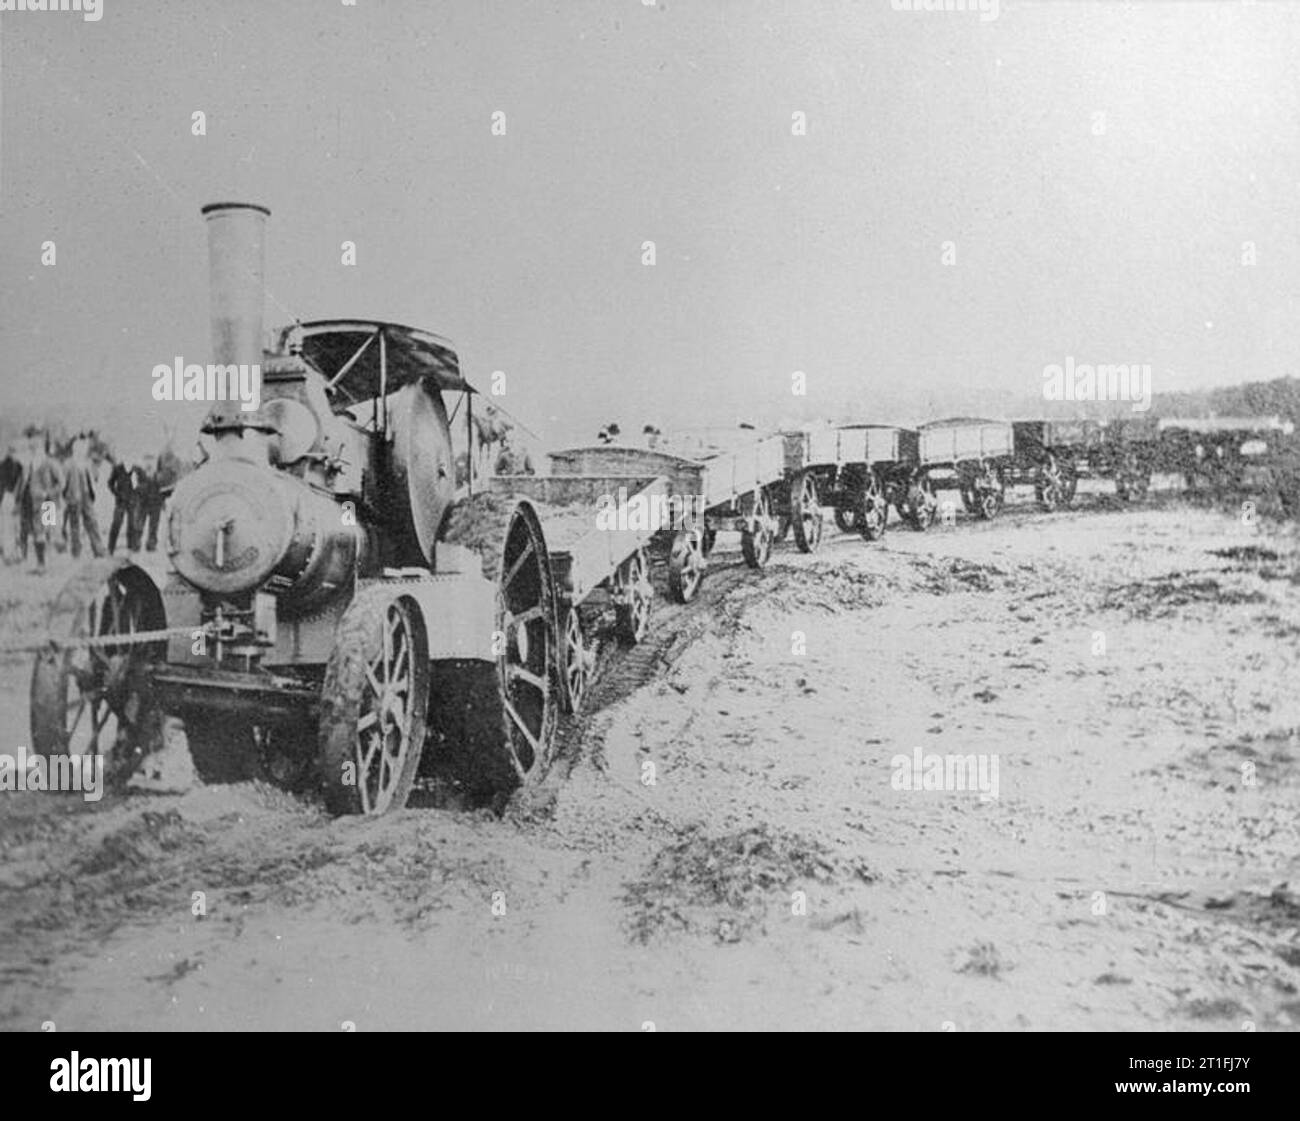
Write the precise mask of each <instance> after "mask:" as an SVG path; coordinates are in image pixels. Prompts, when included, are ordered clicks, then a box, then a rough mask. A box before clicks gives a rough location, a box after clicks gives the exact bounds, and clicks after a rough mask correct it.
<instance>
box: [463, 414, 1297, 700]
mask: <svg viewBox="0 0 1300 1121" xmlns="http://www.w3.org/2000/svg"><path fill="white" fill-rule="evenodd" d="M1286 431H1287V429H1286V427H1285V426H1283V425H1282V424H1280V423H1279V422H1277V421H1275V420H1272V419H1259V420H1255V419H1244V418H1242V419H1225V420H1223V421H1221V422H1220V421H1213V420H1188V421H1183V420H1176V419H1171V418H1156V417H1146V416H1142V417H1132V418H1123V419H1119V420H1114V421H1109V422H1106V423H1104V424H1103V423H1102V422H1098V421H1093V420H1026V421H1010V422H1006V421H994V420H984V419H979V418H970V417H958V418H950V419H945V420H938V421H934V422H932V423H929V424H925V425H922V426H921V427H920V428H917V429H911V428H903V427H897V426H892V425H879V424H846V425H841V426H838V427H828V428H804V429H798V430H794V431H785V432H774V433H762V432H755V431H753V430H747V429H743V428H742V429H726V430H722V429H716V428H715V429H698V430H693V431H688V432H683V433H677V434H675V435H674V437H673V440H674V442H673V446H672V448H671V449H665V448H649V447H631V446H622V445H618V444H597V445H591V446H584V447H576V448H569V449H565V450H561V451H556V452H552V453H550V457H549V458H550V461H551V472H550V474H548V475H542V476H518V475H509V476H497V477H494V478H492V479H491V480H490V484H489V485H490V486H491V488H492V489H493V490H495V491H498V492H500V493H501V494H503V495H504V494H514V495H518V494H523V495H526V496H528V497H529V498H531V499H533V500H534V501H536V502H538V503H539V504H540V505H541V506H542V507H543V508H554V507H566V506H580V507H584V508H586V509H587V510H597V509H599V507H600V504H601V503H602V502H606V503H611V502H614V503H615V504H616V507H617V509H611V510H609V511H608V513H609V519H608V521H607V524H606V525H604V526H603V527H602V526H601V525H599V524H598V519H595V518H587V519H584V520H579V521H578V522H576V523H575V522H572V521H570V522H569V523H567V524H568V526H569V527H570V531H569V532H568V533H567V534H566V533H565V531H564V524H563V523H561V525H560V527H559V530H558V532H556V533H555V534H554V537H555V538H556V539H555V540H554V541H553V542H552V543H551V546H550V552H551V562H552V565H553V567H554V569H555V574H556V579H555V585H556V587H557V589H558V591H559V595H560V599H561V604H560V617H561V619H562V620H563V622H562V625H561V634H562V647H563V648H562V651H561V663H562V667H563V670H562V673H563V679H564V680H563V687H564V689H563V691H564V697H563V699H564V703H565V708H566V709H568V710H569V711H574V710H576V709H577V708H578V707H579V706H580V705H581V703H582V698H583V695H584V693H585V691H586V687H587V683H588V681H589V679H590V675H591V671H592V669H593V668H594V664H595V658H596V649H597V646H598V637H597V636H598V635H599V634H600V633H601V631H602V625H601V620H602V619H606V620H608V619H609V618H610V617H611V609H612V619H613V622H614V625H615V627H616V630H617V633H618V635H619V636H620V637H621V638H622V640H623V641H625V642H628V643H635V642H638V641H640V639H641V638H642V637H644V635H645V632H646V629H647V627H648V621H649V615H650V606H651V602H652V599H653V596H654V590H653V588H654V581H653V578H652V573H659V574H661V575H662V577H663V582H664V583H666V586H667V590H668V593H669V595H670V596H671V598H672V599H673V600H675V601H676V602H678V603H689V602H690V601H691V600H693V599H694V598H695V597H696V595H697V594H698V593H699V590H700V587H701V584H702V582H703V580H704V576H705V573H706V571H707V569H708V566H709V560H710V556H711V554H712V552H713V549H714V545H715V542H716V540H717V536H718V534H719V533H723V532H733V533H739V535H740V543H741V552H742V555H743V557H744V560H745V563H746V564H748V565H749V566H750V567H751V568H755V569H761V568H763V567H764V566H765V565H766V563H767V561H768V558H769V557H770V556H771V553H772V549H773V546H774V544H776V543H777V542H778V541H781V540H783V539H785V538H786V537H788V536H793V539H794V543H795V545H796V546H797V547H798V548H799V549H800V550H801V551H802V552H805V553H811V552H815V551H816V550H817V548H818V547H819V546H820V544H821V541H822V537H823V533H824V529H825V525H826V522H827V520H828V519H829V520H833V521H834V523H835V525H836V526H837V527H838V528H839V529H840V530H842V531H844V532H853V531H856V532H857V533H858V534H860V535H861V536H862V538H864V539H865V540H867V541H874V540H877V539H878V538H880V537H881V536H882V535H883V534H884V532H885V529H886V526H887V525H888V523H889V511H890V508H891V507H892V508H893V510H894V511H895V513H896V516H897V517H898V519H899V520H901V521H902V522H903V523H905V524H907V525H910V526H911V527H913V528H914V529H916V530H925V529H927V528H928V527H929V526H930V525H931V524H933V522H934V521H935V520H936V519H937V518H939V517H940V516H945V517H946V516H950V515H951V513H952V512H953V511H955V508H956V503H955V501H953V500H952V499H951V498H947V499H941V497H940V496H941V495H943V494H945V492H946V493H948V494H951V493H952V492H956V495H957V496H958V498H959V499H960V502H961V505H962V507H963V508H964V509H965V510H966V511H967V513H969V514H972V515H974V516H975V517H977V518H980V519H985V520H988V519H992V518H994V517H996V516H997V514H998V513H999V511H1001V509H1002V507H1003V505H1004V503H1005V501H1006V494H1007V491H1008V489H1009V488H1011V487H1014V486H1032V487H1033V490H1034V495H1035V498H1036V500H1037V502H1038V505H1039V506H1040V507H1041V508H1042V509H1044V510H1047V511H1051V510H1056V509H1059V508H1062V507H1066V506H1069V505H1070V504H1071V502H1073V500H1074V497H1075V494H1076V491H1077V488H1078V483H1079V479H1080V478H1081V477H1094V478H1096V477H1103V478H1109V479H1111V480H1113V482H1114V486H1115V493H1116V495H1117V496H1118V497H1119V498H1120V499H1121V500H1124V501H1133V500H1136V499H1140V498H1142V497H1143V496H1145V495H1146V493H1147V491H1148V489H1149V487H1150V484H1151V477H1152V474H1153V472H1155V471H1159V470H1177V471H1182V472H1183V473H1184V474H1185V475H1186V477H1187V481H1188V485H1189V486H1195V485H1196V481H1197V479H1198V478H1206V477H1209V478H1212V479H1216V478H1220V477H1222V476H1225V475H1227V474H1230V473H1231V465H1232V464H1239V463H1241V462H1242V457H1241V456H1240V455H1239V454H1238V453H1239V451H1240V449H1241V448H1243V447H1245V448H1246V450H1247V452H1249V451H1250V450H1251V448H1250V443H1251V441H1254V442H1255V443H1258V444H1259V445H1260V446H1261V447H1263V446H1269V445H1270V444H1271V442H1272V437H1273V436H1275V435H1277V434H1279V433H1283V432H1286ZM1216 473H1217V474H1216ZM614 496H617V499H615V497H614ZM550 524H552V525H553V524H555V523H550ZM575 526H576V528H577V532H576V533H575V532H572V529H573V527H575ZM548 532H549V526H548Z"/></svg>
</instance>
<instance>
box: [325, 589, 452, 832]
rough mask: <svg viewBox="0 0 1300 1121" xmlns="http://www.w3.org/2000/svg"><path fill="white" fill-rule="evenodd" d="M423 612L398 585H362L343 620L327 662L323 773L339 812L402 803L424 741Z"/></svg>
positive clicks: (426, 695)
mask: <svg viewBox="0 0 1300 1121" xmlns="http://www.w3.org/2000/svg"><path fill="white" fill-rule="evenodd" d="M428 704H429V657H428V642H427V638H426V632H425V626H424V619H423V618H422V616H421V614H420V609H419V608H418V607H417V606H416V604H415V602H414V601H413V600H411V599H409V598H407V597H405V596H403V595H402V594H401V589H400V588H399V587H395V586H391V585H375V586H371V587H368V588H364V589H363V590H362V591H361V592H360V593H359V594H358V595H357V597H356V598H355V599H354V600H353V601H352V603H351V604H350V605H349V607H348V609H347V611H346V612H345V613H344V615H343V618H342V619H341V620H340V621H339V625H338V630H337V632H336V634H335V644H334V651H333V653H332V654H331V655H330V660H329V664H328V665H327V666H326V669H325V686H324V690H323V693H322V705H321V719H320V755H319V763H320V777H321V783H322V786H323V788H324V793H325V802H326V805H327V806H328V807H329V809H330V811H331V812H333V813H340V814H342V813H359V814H381V813H384V812H385V811H386V810H389V809H401V808H402V807H403V806H404V805H405V804H406V798H407V795H408V794H410V792H411V786H412V784H413V783H414V782H415V774H416V770H417V769H418V767H419V765H420V754H421V752H422V751H423V749H424V735H425V721H426V717H427V712H428Z"/></svg>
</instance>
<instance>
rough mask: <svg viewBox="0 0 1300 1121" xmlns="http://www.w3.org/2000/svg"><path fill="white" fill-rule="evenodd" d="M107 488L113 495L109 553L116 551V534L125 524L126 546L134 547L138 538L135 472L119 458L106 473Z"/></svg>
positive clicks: (109, 528)
mask: <svg viewBox="0 0 1300 1121" xmlns="http://www.w3.org/2000/svg"><path fill="white" fill-rule="evenodd" d="M108 490H109V493H110V494H111V495H112V496H113V521H112V523H111V524H110V525H109V527H108V551H109V554H110V555H111V554H113V553H115V552H117V535H118V534H119V533H121V532H122V527H123V526H124V525H125V526H126V547H127V548H128V549H132V548H135V547H136V546H137V545H138V542H139V539H140V531H139V530H138V529H137V528H136V525H137V521H138V514H139V502H138V499H137V496H136V477H135V473H134V472H133V471H132V470H131V468H129V467H128V466H127V465H126V464H125V463H123V462H122V461H121V460H120V459H115V460H113V470H112V471H110V472H109V475H108Z"/></svg>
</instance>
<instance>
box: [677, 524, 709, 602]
mask: <svg viewBox="0 0 1300 1121" xmlns="http://www.w3.org/2000/svg"><path fill="white" fill-rule="evenodd" d="M705 533H707V530H706V531H705ZM705 566H706V560H705V556H704V541H703V535H702V534H701V532H700V531H699V530H696V529H683V530H680V531H679V532H678V533H677V536H676V537H674V538H673V546H672V551H671V552H670V553H669V554H668V590H669V591H670V592H671V593H672V596H673V599H675V600H676V601H677V602H678V603H690V602H691V600H693V599H694V598H695V596H696V593H698V592H699V590H700V584H701V583H702V582H703V580H704V569H705Z"/></svg>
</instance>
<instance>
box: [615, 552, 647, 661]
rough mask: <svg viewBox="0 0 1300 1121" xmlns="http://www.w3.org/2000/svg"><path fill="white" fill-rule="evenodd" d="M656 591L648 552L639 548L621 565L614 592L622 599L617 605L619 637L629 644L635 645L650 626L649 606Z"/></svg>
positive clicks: (616, 615) (616, 617) (643, 636)
mask: <svg viewBox="0 0 1300 1121" xmlns="http://www.w3.org/2000/svg"><path fill="white" fill-rule="evenodd" d="M654 594H655V592H654V585H653V584H651V582H650V565H649V564H648V563H647V561H646V556H645V551H644V550H643V549H638V550H637V551H636V552H635V553H633V554H632V555H631V556H630V557H628V558H627V560H625V561H624V562H623V563H622V564H621V565H619V567H618V573H617V574H616V576H615V595H616V597H617V598H618V600H619V602H618V604H617V606H616V607H615V608H614V618H615V621H616V623H617V626H618V632H619V635H620V637H621V638H622V639H623V641H624V642H626V643H627V644H628V645H629V646H635V645H636V644H637V643H638V642H640V641H641V640H642V639H643V638H645V636H646V631H648V630H649V629H650V605H651V604H652V603H653V601H654Z"/></svg>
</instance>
